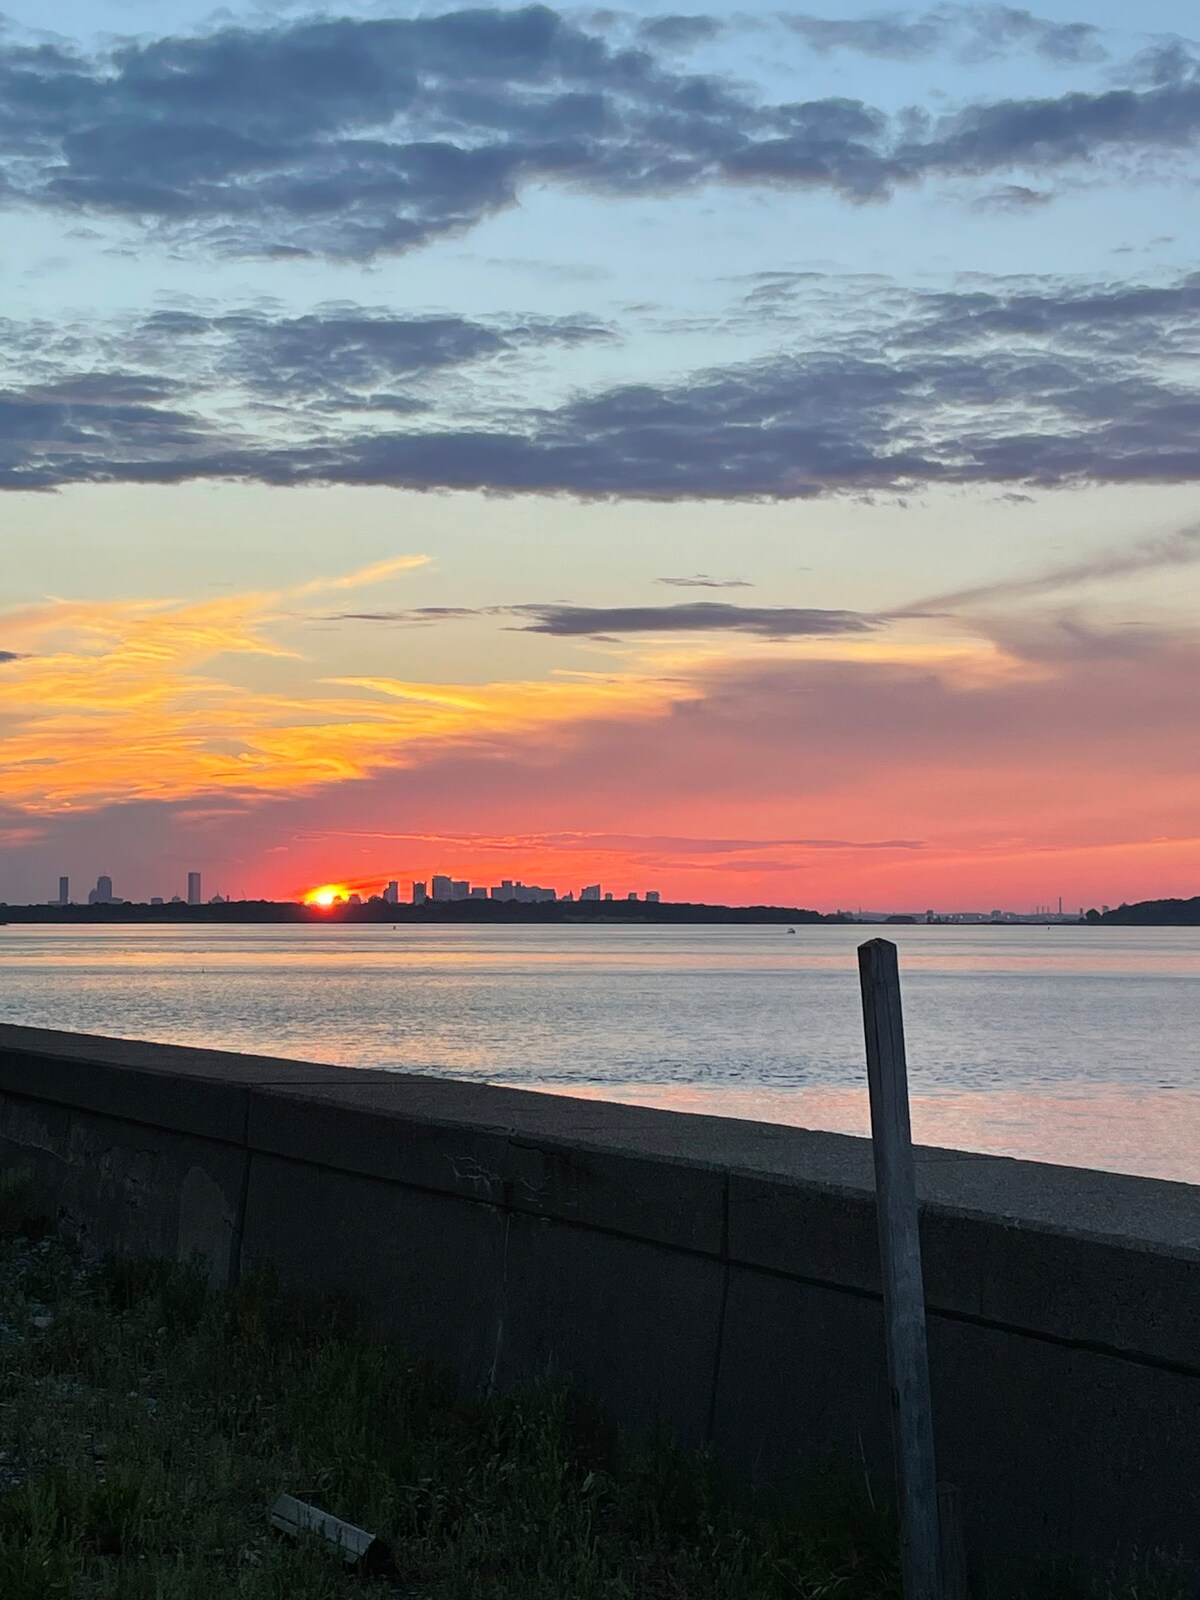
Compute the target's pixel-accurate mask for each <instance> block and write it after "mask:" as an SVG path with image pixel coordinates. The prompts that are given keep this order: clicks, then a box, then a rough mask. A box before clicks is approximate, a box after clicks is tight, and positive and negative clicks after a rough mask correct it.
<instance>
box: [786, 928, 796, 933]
mask: <svg viewBox="0 0 1200 1600" xmlns="http://www.w3.org/2000/svg"><path fill="white" fill-rule="evenodd" d="M795 931H796V930H795V928H789V929H788V932H789V933H795Z"/></svg>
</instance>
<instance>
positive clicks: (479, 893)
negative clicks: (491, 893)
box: [471, 888, 488, 900]
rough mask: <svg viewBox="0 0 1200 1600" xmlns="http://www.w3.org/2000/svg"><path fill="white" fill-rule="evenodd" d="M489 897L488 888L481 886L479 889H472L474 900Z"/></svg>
mask: <svg viewBox="0 0 1200 1600" xmlns="http://www.w3.org/2000/svg"><path fill="white" fill-rule="evenodd" d="M487 897H488V893H487V890H486V889H483V888H479V889H472V890H471V899H472V900H486V899H487Z"/></svg>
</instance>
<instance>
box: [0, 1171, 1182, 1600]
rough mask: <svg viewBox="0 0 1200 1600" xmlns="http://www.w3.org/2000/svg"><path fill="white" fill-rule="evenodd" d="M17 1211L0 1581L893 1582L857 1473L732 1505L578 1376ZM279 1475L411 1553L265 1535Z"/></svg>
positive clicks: (640, 1588)
mask: <svg viewBox="0 0 1200 1600" xmlns="http://www.w3.org/2000/svg"><path fill="white" fill-rule="evenodd" d="M5 1212H7V1215H4V1214H3V1213H5ZM19 1213H20V1204H19V1193H18V1192H15V1191H12V1190H4V1189H3V1188H2V1186H0V1597H3V1600H52V1597H55V1600H56V1597H79V1600H268V1597H269V1600H334V1597H338V1596H349V1595H357V1596H362V1597H364V1600H366V1597H369V1596H377V1597H383V1596H404V1597H408V1600H685V1597H686V1600H785V1597H796V1596H801V1597H804V1600H833V1597H838V1600H885V1597H887V1600H891V1597H895V1596H898V1594H899V1585H898V1580H897V1572H896V1556H895V1540H894V1533H893V1529H892V1527H891V1525H890V1523H889V1521H888V1519H887V1518H886V1517H885V1516H883V1515H882V1514H880V1513H878V1512H876V1511H874V1510H873V1509H872V1508H871V1507H870V1505H869V1504H868V1503H867V1502H866V1500H865V1498H863V1497H861V1496H860V1495H859V1493H858V1491H857V1490H856V1489H855V1488H854V1487H853V1486H850V1485H846V1484H844V1483H841V1482H839V1481H838V1480H836V1479H834V1478H832V1477H823V1478H821V1479H818V1480H814V1481H813V1482H811V1483H810V1484H809V1485H808V1486H807V1487H806V1488H803V1489H800V1490H798V1491H797V1493H796V1495H795V1496H793V1497H791V1498H790V1499H789V1501H788V1502H787V1503H786V1504H779V1505H776V1506H774V1507H770V1508H768V1507H765V1506H762V1505H757V1506H749V1505H739V1504H738V1503H737V1502H736V1501H735V1500H734V1499H733V1498H732V1497H730V1496H728V1495H727V1494H725V1493H723V1492H722V1491H721V1490H720V1488H719V1486H718V1485H717V1484H716V1483H715V1481H714V1478H713V1476H712V1475H711V1473H710V1472H709V1471H708V1469H707V1468H706V1466H705V1465H704V1463H702V1462H699V1461H697V1460H695V1459H693V1458H689V1457H686V1456H684V1455H681V1454H679V1453H676V1452H673V1451H671V1450H670V1449H668V1448H666V1447H665V1446H651V1445H637V1446H635V1445H633V1444H631V1443H630V1442H628V1441H622V1440H620V1439H618V1438H617V1437H615V1436H614V1435H612V1434H611V1433H610V1432H609V1431H608V1430H607V1429H606V1428H605V1427H604V1426H603V1425H602V1424H601V1423H600V1422H599V1420H598V1419H597V1418H596V1417H595V1416H593V1415H592V1414H591V1413H590V1412H588V1411H587V1410H586V1409H584V1408H583V1407H582V1406H581V1405H580V1404H578V1403H577V1402H575V1401H574V1400H573V1399H572V1398H571V1396H570V1395H569V1394H566V1393H564V1392H562V1391H559V1390H551V1389H547V1390H544V1391H541V1392H538V1393H534V1394H526V1395H521V1396H515V1397H507V1398H503V1399H497V1400H493V1401H489V1402H485V1403H470V1402H466V1401H464V1400H462V1399H461V1398H459V1397H458V1396H457V1395H456V1394H455V1391H454V1388H453V1386H452V1384H451V1383H450V1382H449V1380H448V1379H446V1378H444V1377H443V1376H442V1375H440V1374H439V1373H438V1372H436V1371H435V1370H434V1369H432V1368H431V1367H429V1366H428V1365H426V1364H424V1363H422V1362H419V1361H416V1360H414V1359H412V1358H411V1357H409V1356H407V1355H406V1354H405V1353H403V1352H402V1351H399V1350H397V1349H396V1348H394V1347H389V1346H381V1345H379V1344H375V1343H372V1342H370V1341H369V1340H367V1339H365V1338H363V1337H361V1336H360V1335H359V1334H358V1333H356V1332H355V1331H354V1330H353V1329H352V1328H350V1327H348V1326H347V1325H346V1324H345V1322H344V1321H343V1320H342V1319H339V1318H337V1317H336V1316H335V1315H334V1314H332V1313H330V1314H327V1315H315V1314H313V1313H307V1314H301V1313H299V1312H298V1311H296V1310H295V1309H294V1308H291V1307H289V1306H288V1305H286V1304H285V1303H284V1302H283V1301H282V1300H281V1299H280V1297H279V1295H278V1294H277V1293H276V1292H275V1290H274V1289H273V1287H272V1286H271V1284H270V1283H269V1282H267V1281H265V1280H258V1281H253V1282H248V1283H245V1284H243V1285H242V1286H241V1287H240V1288H239V1289H238V1290H237V1291H235V1292H233V1293H227V1294H210V1293H208V1292H206V1290H205V1288H204V1286H203V1284H202V1282H201V1281H200V1279H199V1278H198V1277H196V1276H195V1275H194V1274H192V1273H190V1272H187V1271H185V1270H182V1269H180V1268H177V1267H173V1266H163V1265H155V1264H136V1265H135V1264H131V1263H127V1262H108V1263H104V1264H98V1265H86V1264H84V1263H83V1262H82V1261H81V1259H80V1258H79V1257H78V1256H76V1255H75V1254H73V1253H71V1252H69V1251H68V1250H66V1249H65V1248H64V1247H63V1246H61V1245H60V1244H58V1243H56V1242H54V1241H52V1240H51V1239H49V1238H47V1237H42V1236H41V1234H40V1230H39V1229H38V1228H37V1227H36V1226H34V1225H30V1224H28V1223H25V1222H23V1221H22V1220H21V1219H20V1215H19ZM283 1491H286V1492H289V1493H293V1494H296V1495H299V1496H301V1497H303V1498H306V1499H308V1500H310V1501H313V1502H316V1503H318V1504H320V1505H321V1506H322V1507H323V1508H324V1509H326V1510H328V1511H330V1512H332V1513H334V1514H335V1515H337V1516H340V1517H343V1518H345V1519H347V1520H348V1521H351V1522H354V1523H356V1524H358V1525H359V1526H362V1527H365V1528H367V1529H369V1530H370V1531H371V1532H373V1533H376V1534H378V1535H379V1536H380V1537H382V1538H383V1539H385V1540H386V1541H387V1543H388V1544H389V1545H390V1546H391V1548H392V1550H393V1551H394V1553H395V1558H396V1566H395V1570H394V1571H393V1572H392V1573H391V1574H390V1575H389V1576H386V1577H379V1578H370V1577H363V1576H361V1575H356V1574H354V1573H351V1572H348V1571H347V1570H346V1569H345V1568H344V1567H343V1566H342V1565H341V1564H340V1562H339V1559H338V1557H337V1555H336V1554H334V1553H331V1552H330V1551H329V1550H328V1549H327V1548H326V1547H325V1546H324V1545H322V1544H321V1543H320V1542H318V1541H317V1540H315V1539H310V1540H309V1541H308V1542H305V1543H300V1544H297V1543H295V1542H292V1541H290V1540H287V1539H286V1538H284V1537H283V1536H281V1535H279V1534H276V1533H274V1532H273V1531H272V1530H271V1528H270V1527H269V1524H268V1520H267V1512H268V1509H269V1507H270V1505H271V1504H272V1502H273V1501H274V1499H275V1497H276V1496H277V1495H278V1494H279V1493H280V1492H283ZM994 1592H998V1593H999V1592H1002V1593H1004V1594H1005V1595H1013V1594H1015V1593H1017V1592H1018V1591H1017V1590H1016V1589H1014V1588H1013V1587H1012V1586H1011V1585H1005V1586H1004V1587H1003V1589H1002V1590H999V1591H994ZM1019 1592H1020V1593H1022V1594H1024V1593H1026V1592H1028V1593H1030V1594H1033V1593H1036V1594H1038V1595H1046V1596H1048V1595H1054V1596H1063V1597H1066V1596H1071V1597H1074V1596H1077V1595H1083V1594H1090V1593H1093V1592H1094V1593H1098V1594H1104V1595H1120V1596H1122V1597H1128V1600H1150V1597H1152V1596H1153V1597H1157V1596H1160V1595H1161V1596H1167V1595H1170V1596H1176V1595H1182V1594H1184V1593H1185V1592H1186V1590H1184V1589H1181V1588H1177V1587H1172V1586H1171V1585H1169V1584H1160V1583H1156V1582H1152V1581H1145V1580H1143V1581H1140V1582H1136V1583H1132V1584H1126V1583H1122V1584H1121V1585H1119V1586H1118V1585H1108V1586H1102V1587H1101V1588H1100V1589H1098V1590H1095V1591H1093V1590H1091V1589H1090V1588H1088V1587H1087V1586H1085V1585H1081V1584H1079V1583H1077V1582H1075V1581H1071V1580H1068V1579H1067V1578H1066V1577H1060V1578H1053V1579H1050V1580H1048V1581H1044V1582H1039V1584H1038V1585H1037V1586H1036V1588H1033V1589H1029V1590H1025V1589H1021V1590H1020V1591H1019Z"/></svg>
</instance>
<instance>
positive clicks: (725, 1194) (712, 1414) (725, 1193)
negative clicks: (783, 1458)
mask: <svg viewBox="0 0 1200 1600" xmlns="http://www.w3.org/2000/svg"><path fill="white" fill-rule="evenodd" d="M721 1267H722V1270H721V1304H720V1306H719V1307H718V1309H717V1347H716V1349H715V1351H714V1352H713V1375H712V1389H711V1391H710V1393H709V1397H708V1421H707V1422H706V1424H705V1428H704V1442H705V1444H706V1445H711V1444H712V1441H713V1433H714V1431H715V1428H716V1421H717V1397H718V1395H719V1393H720V1389H721V1352H722V1351H723V1350H724V1348H725V1313H726V1310H727V1308H728V1306H729V1270H730V1269H729V1174H728V1173H726V1174H725V1181H724V1183H723V1184H722V1186H721Z"/></svg>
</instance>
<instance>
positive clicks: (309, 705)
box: [0, 557, 687, 813]
mask: <svg viewBox="0 0 1200 1600" xmlns="http://www.w3.org/2000/svg"><path fill="white" fill-rule="evenodd" d="M424 559H425V558H423V557H402V558H398V559H397V560H393V561H386V562H380V563H377V564H375V565H374V566H372V567H368V568H364V569H362V570H361V571H358V572H355V573H351V574H348V575H347V576H345V577H342V578H332V579H321V580H318V581H315V582H314V583H310V584H304V585H301V586H299V587H298V588H296V589H293V590H290V591H286V592H284V593H269V594H247V595H237V596H232V597H227V598H224V599H220V600H213V601H207V602H195V601H187V602H179V601H137V600H128V601H120V602H115V603H107V602H106V603H103V604H102V603H98V602H89V603H76V602H69V601H56V602H51V603H48V604H46V605H44V606H42V607H39V608H36V609H32V610H27V611H25V612H20V613H15V612H14V613H11V614H10V615H9V616H8V618H7V619H6V626H5V638H6V640H12V641H15V642H16V644H17V648H18V650H19V652H20V657H19V659H16V660H13V661H10V662H8V663H7V664H6V666H5V670H4V673H3V675H2V676H0V719H2V720H3V726H4V765H3V768H2V769H0V803H4V804H7V805H8V806H10V807H12V808H14V809H18V810H22V811H26V812H33V813H37V812H46V811H49V812H53V811H60V810H63V809H73V808H85V809H90V808H96V807H99V806H103V805H110V804H113V803H119V802H122V801H132V800H179V799H186V798H189V797H191V796H195V795H197V794H212V793H214V792H221V791H225V792H230V793H232V794H236V795H238V796H241V797H251V798H252V797H256V796H262V795H268V794H278V793H294V792H304V791H307V790H310V789H312V788H315V787H318V786H320V785H324V784H331V783H339V782H344V781H346V780H349V779H356V778H362V777H365V776H367V775H368V774H370V773H371V772H373V771H375V770H377V769H378V768H380V767H382V766H388V767H402V766H405V765H407V764H408V763H409V762H411V761H412V760H413V759H415V755H416V752H417V750H418V748H420V747H429V746H440V745H443V744H446V743H448V742H449V743H463V742H467V743H474V744H476V745H480V744H482V745H488V744H492V745H494V744H496V743H497V741H499V740H501V739H503V738H504V737H506V736H510V735H512V734H513V733H516V732H520V731H529V730H533V729H538V728H542V729H544V728H550V727H564V726H567V725H569V724H572V723H577V722H579V721H580V720H581V719H586V718H590V717H597V716H601V717H602V716H605V715H609V714H612V715H620V716H623V717H629V716H633V717H637V716H645V715H654V714H655V713H656V712H657V711H659V710H661V709H662V708H663V707H665V706H666V705H668V704H670V703H672V702H674V701H677V700H679V699H680V698H684V697H686V694H687V690H686V689H685V688H683V687H681V686H680V685H679V684H678V683H676V684H668V683H667V682H665V681H663V680H660V679H657V678H654V677H650V676H647V675H636V674H626V675H624V676H620V677H618V676H611V675H593V676H587V675H577V676H566V675H564V676H562V677H557V678H552V679H550V680H547V681H544V682H517V683H489V684H480V685H477V686H470V687H467V688H464V687H462V686H457V685H438V684H427V683H415V682H414V683H409V682H404V681H402V680H398V679H391V678H346V679H325V678H322V677H319V676H314V677H312V678H311V680H310V681H308V682H307V683H306V684H304V685H302V688H301V690H300V691H299V692H289V693H284V692H280V691H278V690H267V689H263V688H261V687H259V686H258V685H256V684H253V683H248V682H245V681H239V680H238V679H237V677H236V676H234V675H233V674H231V673H230V671H229V670H228V669H229V663H228V662H227V661H225V660H224V659H223V658H227V657H230V656H238V655H240V656H257V657H265V658H276V659H281V660H291V661H299V660H301V659H302V658H301V657H300V656H299V655H298V654H297V652H295V651H293V650H290V649H288V648H286V647H284V646H283V645H282V644H280V643H279V642H278V641H277V640H276V639H275V638H273V637H272V634H271V631H270V630H271V626H272V624H273V623H275V622H278V621H279V620H280V614H279V610H278V607H279V604H280V601H281V600H282V599H284V598H286V597H295V596H298V595H303V594H311V593H315V592H317V591H318V590H320V589H325V588H329V587H349V586H351V585H355V586H357V585H361V584H366V583H374V582H379V581H381V580H382V579H384V578H388V577H391V576H393V575H395V574H396V573H398V572H401V571H405V570H408V569H410V568H412V567H414V566H415V565H419V564H421V563H423V561H424Z"/></svg>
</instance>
